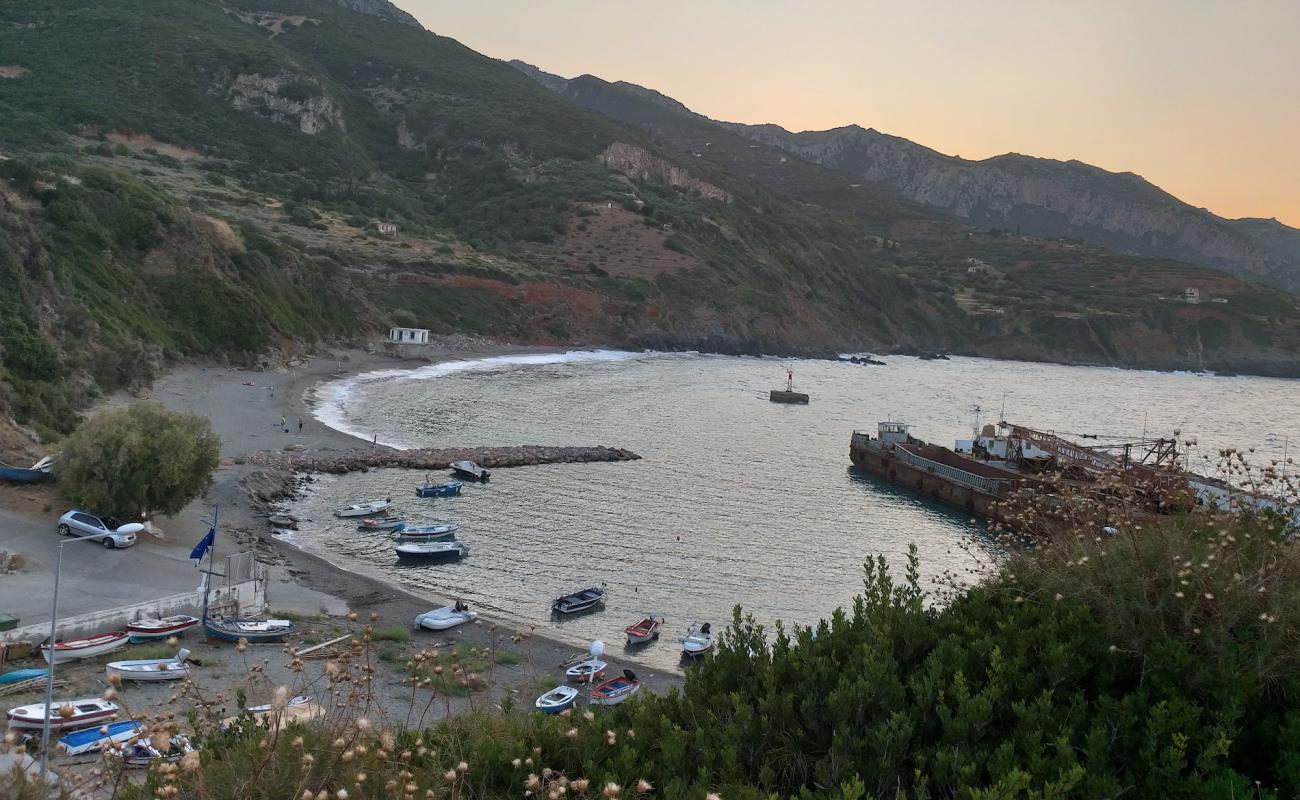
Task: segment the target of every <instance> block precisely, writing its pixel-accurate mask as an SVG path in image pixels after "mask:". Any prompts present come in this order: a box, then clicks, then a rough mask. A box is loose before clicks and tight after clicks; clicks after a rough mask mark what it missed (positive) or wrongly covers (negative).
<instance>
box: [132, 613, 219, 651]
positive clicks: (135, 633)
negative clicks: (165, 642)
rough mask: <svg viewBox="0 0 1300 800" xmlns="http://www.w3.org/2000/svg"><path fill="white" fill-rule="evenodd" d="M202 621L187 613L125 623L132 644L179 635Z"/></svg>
mask: <svg viewBox="0 0 1300 800" xmlns="http://www.w3.org/2000/svg"><path fill="white" fill-rule="evenodd" d="M202 622H203V620H201V619H199V618H198V617H191V616H190V615H189V614H177V615H176V616H174V617H163V618H162V619H156V618H153V617H147V618H145V619H138V620H136V621H135V622H129V623H127V626H126V632H127V635H128V636H129V637H130V639H131V643H132V644H139V643H140V642H152V641H157V640H158V639H170V638H171V637H173V636H180V635H182V634H183V633H185V631H187V630H189V629H190V628H194V627H197V626H198V625H199V624H200V623H202Z"/></svg>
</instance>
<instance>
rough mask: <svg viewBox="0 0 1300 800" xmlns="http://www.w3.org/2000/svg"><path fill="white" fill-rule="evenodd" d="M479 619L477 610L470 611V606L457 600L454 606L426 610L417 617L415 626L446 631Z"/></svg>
mask: <svg viewBox="0 0 1300 800" xmlns="http://www.w3.org/2000/svg"><path fill="white" fill-rule="evenodd" d="M476 619H478V612H477V611H470V610H469V606H467V605H465V604H464V603H461V602H459V601H457V603H456V605H454V606H443V607H442V608H435V609H433V610H432V611H426V612H424V613H423V614H419V615H417V616H416V618H415V627H417V628H425V629H427V630H431V631H445V630H447V629H448V628H454V627H456V626H457V625H464V624H465V623H466V622H473V621H474V620H476Z"/></svg>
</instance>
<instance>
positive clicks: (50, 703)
mask: <svg viewBox="0 0 1300 800" xmlns="http://www.w3.org/2000/svg"><path fill="white" fill-rule="evenodd" d="M103 535H104V534H102V533H91V534H88V535H86V536H77V537H75V538H72V539H64V540H63V541H61V542H59V559H58V562H57V564H56V565H55V567H54V607H53V608H52V609H50V650H49V661H50V668H49V670H48V671H47V673H46V676H45V721H44V724H43V725H42V726H41V782H42V783H44V782H45V770H46V767H48V765H49V759H50V715H51V714H53V713H54V661H55V658H56V655H57V654H56V653H55V651H54V644H55V642H57V641H58V638H57V637H58V629H59V575H60V574H61V573H62V572H63V546H64V545H65V544H68V543H69V542H80V541H82V540H84V539H93V538H95V537H97V536H103Z"/></svg>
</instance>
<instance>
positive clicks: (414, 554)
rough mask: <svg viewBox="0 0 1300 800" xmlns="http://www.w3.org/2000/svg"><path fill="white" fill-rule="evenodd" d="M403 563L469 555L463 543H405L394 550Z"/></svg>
mask: <svg viewBox="0 0 1300 800" xmlns="http://www.w3.org/2000/svg"><path fill="white" fill-rule="evenodd" d="M394 550H395V551H396V552H397V557H398V558H400V559H402V560H403V561H434V560H439V559H447V560H450V559H456V558H461V557H462V556H464V555H466V554H467V553H469V548H468V547H466V546H465V544H464V543H463V542H457V541H454V540H453V541H450V542H406V543H404V544H399V545H397V547H395V548H394Z"/></svg>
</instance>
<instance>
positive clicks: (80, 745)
mask: <svg viewBox="0 0 1300 800" xmlns="http://www.w3.org/2000/svg"><path fill="white" fill-rule="evenodd" d="M139 730H140V723H139V722H136V721H135V720H133V719H128V720H125V721H123V722H110V723H108V724H107V725H103V726H100V727H97V728H86V729H85V730H81V731H77V732H76V733H69V734H68V735H67V736H64V737H62V738H60V739H59V747H61V748H62V749H63V752H65V753H67V754H68V755H70V756H79V755H81V754H82V753H89V752H91V751H94V750H100V749H102V748H103V747H104V745H106V744H108V743H109V742H125V741H127V740H129V739H132V738H134V737H135V736H137V735H138V732H139Z"/></svg>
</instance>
